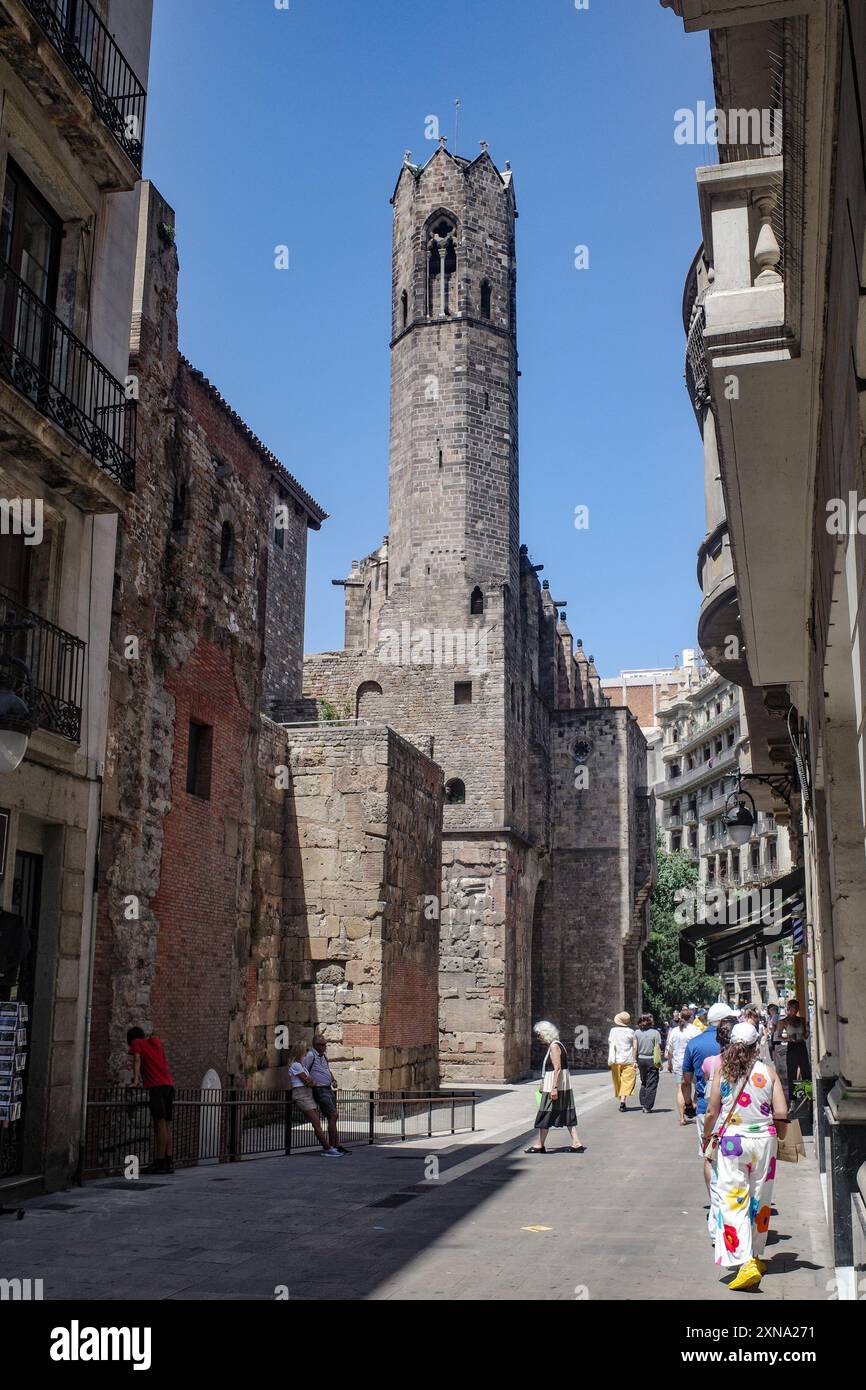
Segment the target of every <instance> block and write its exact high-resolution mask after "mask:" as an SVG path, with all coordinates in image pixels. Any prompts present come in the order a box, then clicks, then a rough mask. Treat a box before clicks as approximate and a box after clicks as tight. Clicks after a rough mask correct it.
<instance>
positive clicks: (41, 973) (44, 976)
mask: <svg viewBox="0 0 866 1390" xmlns="http://www.w3.org/2000/svg"><path fill="white" fill-rule="evenodd" d="M150 25H151V4H150V0H97V3H80V4H79V5H78V6H76V7H75V8H74V9H72V8H71V7H67V6H62V5H46V4H37V3H35V0H3V3H2V5H0V183H2V187H3V208H2V224H0V629H2V636H0V642H2V650H3V669H2V671H0V683H2V684H3V685H5V686H6V687H7V688H9V689H17V691H18V692H19V693H20V694H21V695H22V696H24V697H25V703H27V704H28V705H29V706H30V708H31V709H32V710H33V713H34V717H35V725H36V727H35V729H34V731H33V733H32V736H31V737H30V741H29V745H28V747H27V752H26V755H25V757H24V760H23V762H22V763H21V764H20V766H18V767H17V769H16V770H14V771H4V772H3V773H2V774H0V909H2V916H0V922H2V927H0V933H2V934H0V1000H12V1001H17V1002H18V1004H19V1005H23V1006H24V1008H25V1009H26V1033H27V1037H26V1048H25V1049H24V1052H23V1054H22V1055H23V1056H24V1057H26V1060H25V1061H24V1062H23V1063H22V1064H21V1069H20V1071H19V1072H16V1074H15V1075H14V1076H13V1077H10V1076H9V1075H8V1074H4V1075H3V1076H0V1187H2V1186H3V1184H4V1183H8V1184H14V1185H17V1186H18V1187H20V1188H22V1190H25V1191H26V1190H34V1189H38V1187H39V1186H40V1185H42V1184H47V1185H48V1186H49V1187H51V1186H57V1185H59V1184H61V1183H63V1182H64V1181H66V1180H67V1179H68V1176H69V1174H70V1172H71V1170H72V1169H73V1168H74V1165H75V1162H76V1160H77V1152H78V1140H79V1137H80V1132H81V1126H82V1096H83V1092H84V1085H85V1068H86V1054H87V1037H86V1033H87V999H88V993H89V986H90V972H91V965H92V950H93V915H94V905H95V899H94V889H93V885H94V878H95V872H96V859H97V846H98V839H99V823H100V806H101V797H102V773H103V763H104V758H105V745H106V726H107V705H108V686H107V677H106V672H107V666H108V644H109V629H110V623H111V603H112V575H113V570H114V550H115V537H116V531H117V523H118V517H120V516H122V515H123V514H124V513H125V511H126V509H127V507H128V506H129V504H130V500H131V498H132V497H133V496H134V492H135V487H136V435H135V392H134V388H131V387H130V384H129V383H128V381H127V372H128V343H129V325H130V311H131V304H132V292H133V273H134V265H135V242H136V199H135V192H134V189H135V186H136V183H137V181H138V179H139V176H140V170H141V160H142V142H143V139H144V125H145V103H146V84H147V73H148V60H149V48H150ZM16 662H23V663H24V666H26V667H27V668H28V672H29V675H25V674H24V668H23V667H22V666H21V665H17V664H15V663H16ZM22 1016H23V1015H22ZM17 1065H18V1064H17V1061H16V1066H17ZM4 1073H5V1068H4ZM6 1082H8V1083H10V1084H8V1085H7V1084H3V1083H6Z"/></svg>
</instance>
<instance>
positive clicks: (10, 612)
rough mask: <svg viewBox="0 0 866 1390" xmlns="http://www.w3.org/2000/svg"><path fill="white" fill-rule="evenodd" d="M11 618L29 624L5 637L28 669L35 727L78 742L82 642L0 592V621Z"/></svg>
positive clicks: (81, 701) (81, 695)
mask: <svg viewBox="0 0 866 1390" xmlns="http://www.w3.org/2000/svg"><path fill="white" fill-rule="evenodd" d="M13 620H17V621H18V622H21V621H26V622H29V623H30V624H31V626H30V627H29V628H27V629H25V630H24V631H21V632H16V633H14V634H13V635H12V636H11V637H10V639H9V640H10V641H11V645H12V655H13V656H17V657H19V658H20V659H21V660H22V661H24V662H26V664H27V666H28V667H29V668H30V675H31V677H32V679H33V694H34V698H35V700H36V720H37V724H38V726H39V728H40V729H47V730H48V731H49V732H50V733H52V734H60V735H61V737H62V738H68V739H71V741H72V742H73V743H80V742H81V708H82V703H83V700H84V653H85V648H86V644H85V643H84V642H82V641H81V639H80V638H79V637H73V636H72V634H71V633H69V632H64V631H63V629H62V628H60V627H55V626H54V624H53V623H49V622H47V621H46V619H45V618H41V617H40V616H39V614H38V613H31V611H30V610H29V608H23V607H22V606H21V604H19V603H15V602H13V601H12V600H11V599H9V598H8V597H7V596H6V595H4V594H3V593H2V592H0V624H3V623H6V622H11V621H13Z"/></svg>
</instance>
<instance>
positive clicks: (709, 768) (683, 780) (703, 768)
mask: <svg viewBox="0 0 866 1390" xmlns="http://www.w3.org/2000/svg"><path fill="white" fill-rule="evenodd" d="M738 762H739V754H738V753H737V750H736V748H723V749H722V751H721V753H714V754H713V756H712V758H710V760H709V762H705V763H701V764H700V766H699V767H693V768H689V769H688V770H687V771H686V772H681V773H680V774H679V775H678V776H669V777H668V778H666V780H665V783H664V789H665V792H666V793H668V794H670V793H671V792H675V791H680V790H681V789H682V788H683V787H690V786H693V785H694V783H695V782H702V781H707V782H710V781H714V780H715V779H716V778H717V777H719V776H720V775H721V773H722V772H723V771H724V770H725V769H726V768H727V767H729V766H730V764H731V763H738Z"/></svg>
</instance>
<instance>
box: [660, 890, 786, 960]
mask: <svg viewBox="0 0 866 1390" xmlns="http://www.w3.org/2000/svg"><path fill="white" fill-rule="evenodd" d="M804 881H805V874H804V871H803V869H792V870H791V871H790V873H787V874H784V875H783V876H782V877H781V878H777V879H774V880H773V881H772V882H771V883H768V884H766V885H764V891H766V892H771V893H772V894H773V897H772V899H771V900H770V903H769V904H767V900H766V899H764V898H763V897H760V898H759V896H758V889H757V887H756V888H755V889H754V890H753V891H752V892H751V893H745V894H743V895H741V896H740V897H737V896H736V895H735V894H734V893H732V892H731V893H729V894H728V895H727V902H726V906H727V911H726V914H725V915H726V917H730V916H733V915H734V914H736V920H735V921H732V922H728V921H724V922H719V923H711V922H695V923H694V924H693V925H692V926H689V927H685V928H683V931H682V932H681V933H680V935H681V937H683V938H685V940H686V941H688V942H692V943H694V942H701V943H703V947H704V950H705V952H706V954H707V955H708V956H709V957H710V959H711V960H713V961H719V960H724V959H725V958H726V957H727V956H731V955H735V954H736V953H737V952H738V951H746V950H749V949H750V948H751V947H753V946H763V947H765V948H766V947H767V946H774V945H775V944H776V943H777V942H779V941H782V940H784V938H785V937H788V936H792V935H793V934H794V931H795V929H796V927H797V926H798V924H799V923H801V922H802V920H803V917H804V915H805V906H804V901H803V885H804ZM776 894H781V898H779V897H777V896H776ZM777 906H778V907H779V909H780V910H778V911H777ZM768 909H769V910H768Z"/></svg>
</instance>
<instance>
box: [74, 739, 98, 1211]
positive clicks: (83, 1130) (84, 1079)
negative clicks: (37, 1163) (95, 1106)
mask: <svg viewBox="0 0 866 1390" xmlns="http://www.w3.org/2000/svg"><path fill="white" fill-rule="evenodd" d="M98 766H99V764H98V763H97V767H98ZM96 781H97V785H98V788H99V791H98V794H97V806H96V850H95V853H94V857H93V889H92V895H91V899H90V936H89V940H88V943H87V996H86V998H87V1008H86V1011H85V1014H84V1053H83V1055H82V1059H81V1124H80V1128H79V1134H78V1162H77V1164H76V1167H75V1176H76V1181H77V1182H78V1183H79V1184H80V1183H81V1182H82V1181H83V1177H84V1145H85V1139H86V1134H87V1085H88V1078H89V1074H90V1022H91V1014H92V1009H93V967H94V957H95V955H96V909H97V903H98V895H97V888H98V884H99V850H100V847H101V844H102V788H103V780H102V775H101V773H100V774H97V778H96Z"/></svg>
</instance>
